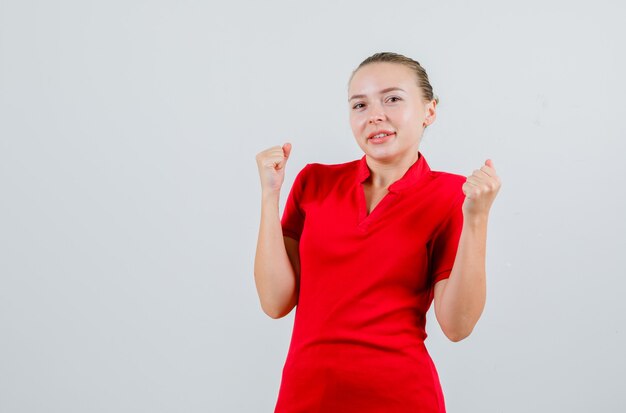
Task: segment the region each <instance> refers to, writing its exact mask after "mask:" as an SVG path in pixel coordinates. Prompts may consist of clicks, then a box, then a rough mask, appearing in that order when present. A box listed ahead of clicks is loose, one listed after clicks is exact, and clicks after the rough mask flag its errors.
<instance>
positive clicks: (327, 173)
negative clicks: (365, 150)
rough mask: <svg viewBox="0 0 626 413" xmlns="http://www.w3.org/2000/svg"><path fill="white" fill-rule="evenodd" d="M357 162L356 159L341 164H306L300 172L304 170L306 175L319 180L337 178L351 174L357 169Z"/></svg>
mask: <svg viewBox="0 0 626 413" xmlns="http://www.w3.org/2000/svg"><path fill="white" fill-rule="evenodd" d="M358 162H359V160H358V159H356V160H353V161H348V162H342V163H322V162H311V163H307V164H306V165H305V166H304V168H302V170H303V171H305V170H306V172H307V174H310V175H314V176H315V177H317V178H319V179H323V178H327V177H330V178H339V177H341V176H344V175H350V174H352V173H353V172H354V170H355V168H356V167H358Z"/></svg>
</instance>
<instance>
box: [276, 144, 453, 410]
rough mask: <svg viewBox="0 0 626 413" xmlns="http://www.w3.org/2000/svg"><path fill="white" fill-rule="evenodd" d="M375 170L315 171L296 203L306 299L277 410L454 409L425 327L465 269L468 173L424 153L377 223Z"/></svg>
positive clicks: (356, 164)
mask: <svg viewBox="0 0 626 413" xmlns="http://www.w3.org/2000/svg"><path fill="white" fill-rule="evenodd" d="M369 174H370V171H369V168H368V166H367V163H366V159H365V155H363V157H362V158H361V159H360V160H355V161H351V162H347V163H343V164H335V165H324V164H319V163H312V164H307V165H306V166H305V167H304V168H303V169H302V170H301V171H300V172H299V173H298V175H297V176H296V179H295V181H294V184H293V186H292V188H291V191H290V193H289V196H288V198H287V201H286V204H285V210H284V213H283V217H282V220H281V223H282V228H283V235H285V236H288V237H291V238H294V239H296V240H299V241H300V244H299V249H300V265H301V270H300V271H301V272H300V291H299V298H298V305H297V307H296V310H295V311H296V313H295V319H294V327H293V333H292V337H291V344H290V347H289V351H288V354H287V358H286V361H285V365H284V367H283V373H282V381H281V385H280V390H279V394H278V400H277V402H276V408H275V413H299V412H303V413H304V412H306V413H314V412H324V413H329V412H330V413H334V412H341V413H350V412H358V413H368V412H376V413H380V412H394V413H395V412H397V413H401V412H411V413H415V412H437V413H442V412H445V406H444V398H443V393H442V390H441V386H440V383H439V377H438V375H437V371H436V369H435V366H434V364H433V362H432V360H431V358H430V356H429V354H428V352H427V350H426V347H425V346H424V340H425V339H426V331H425V323H426V312H427V310H428V309H429V307H430V305H431V302H432V300H433V285H434V283H435V282H437V281H439V280H442V279H444V278H447V277H448V276H449V275H450V271H451V270H452V266H453V264H454V258H455V256H456V249H457V246H458V240H459V237H460V234H461V228H462V224H463V213H462V209H461V207H462V204H463V200H464V199H465V195H464V194H463V191H462V189H461V187H462V185H463V183H464V182H465V177H464V176H461V175H456V174H450V173H446V172H435V171H431V170H430V168H429V166H428V164H427V163H426V160H425V159H424V156H423V155H422V154H421V152H420V153H419V157H418V160H417V161H416V162H415V163H414V164H413V165H411V167H410V168H409V169H408V170H407V172H406V173H405V175H404V176H403V177H402V178H400V179H399V180H398V181H396V182H394V183H393V184H392V185H390V186H389V193H388V194H387V195H386V196H385V198H383V199H382V200H381V201H380V203H379V204H378V205H377V206H376V207H375V208H374V210H373V211H372V212H371V214H369V215H367V212H366V205H365V195H364V192H363V188H362V185H361V183H362V182H363V181H365V179H366V178H367V177H368V176H369Z"/></svg>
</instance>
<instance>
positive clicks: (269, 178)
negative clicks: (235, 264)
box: [254, 143, 300, 318]
mask: <svg viewBox="0 0 626 413" xmlns="http://www.w3.org/2000/svg"><path fill="white" fill-rule="evenodd" d="M290 153H291V144H290V143H286V144H285V145H283V146H282V147H281V146H273V147H271V148H268V149H266V150H264V151H262V152H260V153H259V154H257V156H256V160H257V165H258V167H259V176H260V178H261V188H262V196H261V224H260V227H259V237H258V239H257V247H256V254H255V257H254V281H255V284H256V289H257V293H258V295H259V300H260V302H261V308H262V309H263V311H264V312H265V313H266V314H267V315H269V316H270V317H272V318H280V317H283V316H285V315H286V314H288V313H289V312H290V311H291V309H292V308H293V307H294V306H295V305H296V302H297V297H298V296H297V291H298V279H299V271H300V269H299V267H300V262H299V259H298V257H297V255H298V242H297V241H295V240H293V239H290V238H287V237H284V236H283V231H282V226H281V222H280V215H279V211H278V203H279V199H280V189H281V187H282V184H283V181H284V178H285V165H286V163H287V159H288V158H289V155H290Z"/></svg>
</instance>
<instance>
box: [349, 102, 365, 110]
mask: <svg viewBox="0 0 626 413" xmlns="http://www.w3.org/2000/svg"><path fill="white" fill-rule="evenodd" d="M363 106H365V105H364V104H362V103H357V104H356V105H354V106H352V109H361V108H362V107H363Z"/></svg>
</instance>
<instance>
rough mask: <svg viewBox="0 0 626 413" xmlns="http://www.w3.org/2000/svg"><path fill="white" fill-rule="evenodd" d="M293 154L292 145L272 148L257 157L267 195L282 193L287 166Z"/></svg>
mask: <svg viewBox="0 0 626 413" xmlns="http://www.w3.org/2000/svg"><path fill="white" fill-rule="evenodd" d="M290 153H291V144H290V143H285V144H284V145H283V146H278V145H277V146H272V147H271V148H268V149H266V150H264V151H261V152H259V153H258V154H257V155H256V163H257V166H258V167H259V177H260V178H261V189H262V191H263V192H265V193H270V192H280V188H281V187H282V185H283V181H284V180H285V165H286V164H287V159H288V158H289V154H290Z"/></svg>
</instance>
